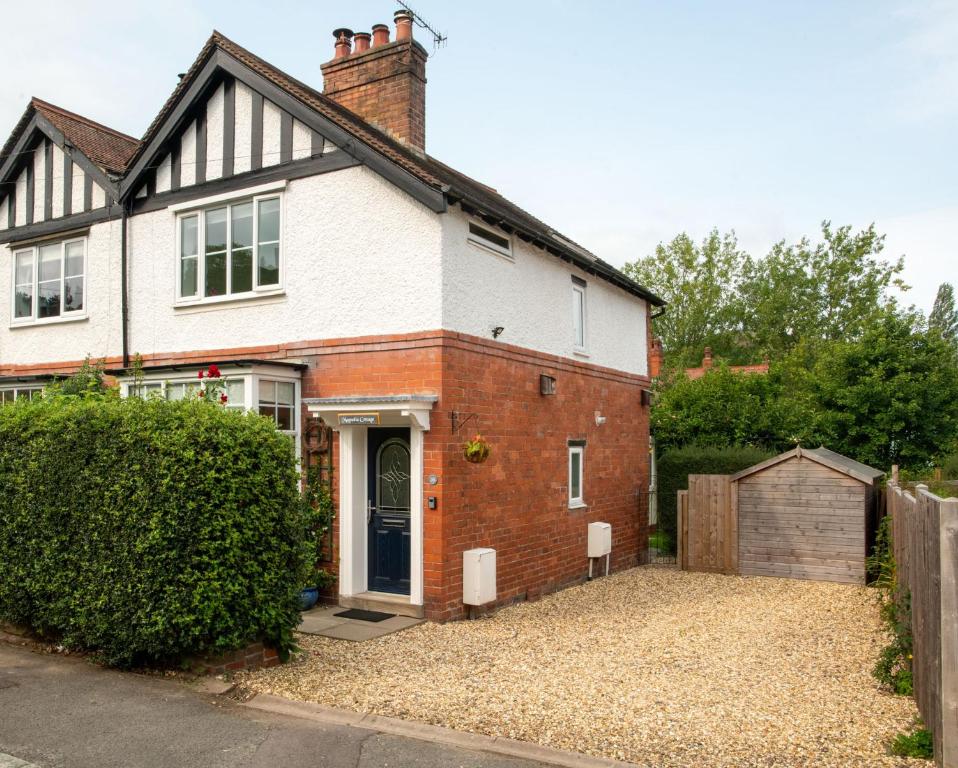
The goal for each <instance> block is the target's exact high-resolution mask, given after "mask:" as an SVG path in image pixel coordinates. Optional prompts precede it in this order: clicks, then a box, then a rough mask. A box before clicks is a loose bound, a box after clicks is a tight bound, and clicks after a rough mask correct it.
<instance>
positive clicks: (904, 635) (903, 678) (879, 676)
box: [865, 516, 914, 696]
mask: <svg viewBox="0 0 958 768" xmlns="http://www.w3.org/2000/svg"><path fill="white" fill-rule="evenodd" d="M865 565H866V567H867V569H868V572H869V576H870V577H871V578H872V579H873V581H872V586H874V587H876V588H877V589H878V590H879V601H880V603H881V608H880V611H879V615H880V616H881V619H882V623H884V625H885V628H886V630H887V631H888V634H889V635H890V639H889V641H888V644H887V645H886V646H885V647H884V648H882V650H881V653H880V654H879V656H878V661H876V662H875V666H874V667H873V668H872V675H873V676H874V678H875V679H876V680H877V681H878V682H879V683H880V684H881V686H882V687H883V688H885V689H886V690H889V691H891V692H892V693H897V694H899V695H902V696H910V695H911V694H912V693H913V692H914V684H913V680H912V668H911V667H912V665H911V662H912V650H913V641H912V634H911V595H910V594H909V592H908V590H907V589H900V588H899V586H898V581H897V578H896V566H895V553H894V549H893V547H892V528H891V518H890V517H887V516H886V517H884V518H882V521H881V523H880V524H879V526H878V532H877V535H876V536H875V546H874V548H873V550H872V554H871V555H870V556H869V557H868V559H867V560H866V563H865Z"/></svg>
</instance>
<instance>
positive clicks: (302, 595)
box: [299, 587, 319, 611]
mask: <svg viewBox="0 0 958 768" xmlns="http://www.w3.org/2000/svg"><path fill="white" fill-rule="evenodd" d="M318 602H319V588H318V587H305V588H303V589H301V590H300V591H299V609H300V610H301V611H308V610H309V609H310V608H312V607H313V606H314V605H316V603H318Z"/></svg>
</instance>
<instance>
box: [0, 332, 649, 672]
mask: <svg viewBox="0 0 958 768" xmlns="http://www.w3.org/2000/svg"><path fill="white" fill-rule="evenodd" d="M250 358H253V359H261V360H264V361H267V360H299V361H302V362H305V363H306V364H307V365H308V368H307V370H305V371H304V372H303V379H302V395H303V397H304V398H311V397H348V396H356V395H373V396H375V395H399V394H415V395H434V396H437V397H438V398H439V399H438V401H437V402H436V404H435V406H434V407H433V409H432V412H431V419H430V422H431V423H430V430H429V431H428V432H425V433H424V441H423V442H424V444H423V477H422V478H421V479H420V480H421V482H422V486H423V499H426V498H428V497H429V496H435V497H436V498H437V509H435V510H431V509H428V507H427V508H425V509H424V510H423V515H424V519H423V597H424V608H425V615H426V617H427V618H429V619H432V620H437V621H446V620H450V619H458V618H463V617H464V616H465V615H466V613H467V611H466V607H465V606H464V605H463V602H462V553H463V551H465V550H467V549H471V548H474V547H492V548H494V549H495V550H496V552H497V590H498V604H500V605H504V604H509V603H512V602H515V601H517V600H523V599H527V598H531V599H536V598H538V597H540V596H541V595H543V594H546V593H548V592H552V591H555V590H556V589H559V588H561V587H564V586H568V585H571V584H574V583H578V582H581V581H583V580H584V579H585V578H586V575H587V573H588V559H587V557H586V540H587V526H588V523H590V522H595V521H603V522H607V523H610V524H611V526H612V559H611V567H612V570H614V571H615V570H621V569H624V568H629V567H632V566H634V565H637V564H639V563H641V562H642V558H643V554H644V552H645V547H646V543H647V538H648V493H647V491H648V485H649V431H648V430H649V421H648V416H649V414H648V408H647V407H645V406H643V405H642V402H641V396H642V390H643V389H647V388H648V386H649V379H648V378H647V377H645V376H637V375H632V374H627V373H623V372H621V371H615V370H612V369H608V368H602V367H599V366H595V365H590V364H586V363H582V362H579V361H576V360H571V359H568V358H563V357H558V356H555V355H549V354H544V353H539V352H534V351H532V350H528V349H523V348H520V347H515V346H511V345H508V344H503V343H501V342H498V341H492V340H490V339H484V338H480V337H476V336H470V335H466V334H459V333H455V332H452V331H441V330H435V331H423V332H418V333H409V334H396V335H390V336H373V337H361V338H349V339H324V340H313V341H301V342H294V343H289V344H279V345H269V346H262V347H242V348H232V349H212V350H200V351H191V352H189V353H169V354H166V353H160V354H154V355H148V356H145V357H144V363H145V365H146V366H147V367H149V366H151V365H169V364H181V365H189V364H190V363H196V362H201V361H202V362H207V361H217V362H219V363H226V362H229V360H231V359H233V360H236V359H250ZM80 362H81V361H76V362H74V363H69V364H66V363H58V364H55V365H52V366H42V365H34V366H29V372H30V373H70V372H72V371H73V370H75V369H76V368H77V367H78V366H79V365H80ZM109 362H110V361H108V364H109ZM113 362H114V363H115V362H116V361H113ZM24 372H26V369H25V368H24V367H9V366H7V367H4V368H3V369H2V370H0V374H2V375H16V374H18V373H24ZM541 374H547V375H550V376H554V377H555V379H556V394H555V395H549V396H544V395H541V394H540V392H539V376H540V375H541ZM304 410H305V409H304ZM453 411H455V412H456V413H457V414H459V419H460V420H462V419H465V418H467V417H471V418H469V421H468V423H466V424H465V426H463V427H462V428H461V429H460V430H459V431H454V430H453V423H452V412H453ZM596 411H599V412H600V413H601V414H602V415H603V416H605V417H606V421H605V423H603V424H601V425H597V424H596V423H595V412H596ZM476 432H481V433H482V435H483V436H484V437H485V438H486V439H487V440H488V441H489V442H490V444H491V446H492V453H491V456H490V458H489V460H488V461H486V462H485V463H484V464H470V463H469V462H467V461H466V460H465V459H464V458H463V454H462V443H463V442H464V441H465V440H466V439H467V438H469V437H471V436H472V435H473V434H475V433H476ZM569 440H585V441H586V448H585V477H584V498H585V501H586V504H587V506H586V507H585V508H583V509H569V507H568V441H569ZM333 451H334V452H333V463H334V467H336V468H337V469H338V467H340V466H341V457H340V456H339V448H338V439H335V440H334V441H333ZM432 474H435V475H438V477H439V478H440V482H439V484H438V485H435V486H433V485H428V484H427V482H426V478H427V477H428V476H429V475H432ZM333 494H334V501H335V502H336V503H337V504H338V498H339V475H338V471H334V477H333ZM334 529H335V530H334V536H333V548H334V556H333V562H332V563H331V567H332V569H333V571H334V572H335V570H336V567H337V564H338V559H339V551H338V548H339V547H338V520H337V521H336V523H334ZM600 572H601V568H600ZM332 596H333V594H332V593H331V595H330V597H332ZM238 661H239V660H238V659H236V660H233V661H232V663H236V662H238Z"/></svg>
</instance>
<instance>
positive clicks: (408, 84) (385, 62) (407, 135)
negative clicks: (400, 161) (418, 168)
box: [322, 40, 427, 149]
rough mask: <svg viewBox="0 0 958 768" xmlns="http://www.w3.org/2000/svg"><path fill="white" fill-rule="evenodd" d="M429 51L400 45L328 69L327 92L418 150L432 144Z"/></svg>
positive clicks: (325, 68) (325, 73) (325, 76)
mask: <svg viewBox="0 0 958 768" xmlns="http://www.w3.org/2000/svg"><path fill="white" fill-rule="evenodd" d="M426 57H427V54H426V51H425V49H424V48H423V47H422V46H421V45H419V43H417V42H415V41H412V40H408V41H397V42H393V43H388V44H386V45H381V46H377V47H375V48H370V49H369V50H368V51H364V52H362V53H354V54H351V55H350V56H346V57H344V58H341V59H333V60H332V61H330V62H327V63H326V64H323V65H322V71H323V93H324V94H325V95H326V96H329V97H330V98H331V99H333V100H335V101H337V102H338V103H340V104H342V105H343V106H344V107H346V109H349V110H351V111H352V112H355V113H356V114H357V115H359V116H360V117H362V118H363V119H364V120H366V121H367V122H370V123H372V124H373V125H375V126H377V127H378V128H380V129H382V130H384V131H386V132H387V133H389V134H391V135H392V136H393V137H394V138H396V139H399V140H400V141H403V142H406V143H407V144H411V145H412V146H414V147H416V148H418V149H424V148H425V146H426Z"/></svg>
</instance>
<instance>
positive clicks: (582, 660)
mask: <svg viewBox="0 0 958 768" xmlns="http://www.w3.org/2000/svg"><path fill="white" fill-rule="evenodd" d="M298 642H299V644H300V646H301V647H302V648H303V650H304V653H303V654H302V656H301V657H300V658H298V659H297V660H296V661H294V662H293V663H291V664H288V665H284V666H282V667H278V668H274V669H270V670H265V671H261V672H255V673H246V674H244V675H243V677H242V681H241V684H242V685H244V686H246V687H248V688H249V689H251V690H254V691H257V692H263V693H272V694H276V695H279V696H286V697H288V698H292V699H299V700H302V701H315V702H319V703H321V704H325V705H328V706H334V707H340V708H343V709H350V710H355V711H360V712H369V713H374V714H380V715H389V716H393V717H402V718H406V719H409V720H418V721H422V722H426V723H432V724H435V725H444V726H448V727H451V728H456V729H458V730H463V731H471V732H474V733H482V734H488V735H495V736H507V737H510V738H514V739H521V740H524V741H530V742H536V743H539V744H542V745H545V746H549V747H556V748H560V749H568V750H574V751H578V752H583V753H586V754H590V755H595V756H601V757H611V758H616V759H619V760H627V761H630V762H633V763H637V764H639V765H642V766H675V767H678V766H708V767H709V768H713V767H714V768H725V767H728V768H731V767H732V766H736V767H738V766H764V767H768V766H776V767H778V766H812V765H814V766H842V767H843V768H846V767H847V768H851V767H853V766H904V765H910V764H914V765H924V766H927V765H929V764H928V763H927V762H924V761H908V760H903V759H901V758H894V757H890V756H888V754H887V749H886V745H887V743H888V741H889V739H890V738H891V737H892V736H893V735H894V734H895V733H897V732H898V731H901V730H905V729H908V728H909V727H910V726H911V725H912V723H913V721H914V719H915V717H916V716H917V712H916V709H915V706H914V704H913V703H912V701H911V700H910V699H909V698H906V697H899V696H892V695H890V694H886V693H883V692H881V691H880V690H879V689H878V687H877V685H876V683H875V681H874V680H873V679H872V677H871V674H870V671H871V668H872V666H873V664H874V662H875V659H876V657H877V655H878V651H879V649H880V648H881V646H882V645H883V644H884V642H885V638H884V636H883V633H882V630H881V626H880V623H879V619H878V609H877V600H876V595H875V593H874V591H872V590H869V589H865V588H862V587H855V586H848V585H841V584H826V583H819V582H810V581H794V580H790V579H773V578H763V577H738V576H720V575H712V574H701V573H685V572H681V571H677V570H673V569H667V568H661V567H644V568H636V569H633V570H630V571H625V572H622V573H619V574H615V575H613V576H610V577H607V578H601V579H597V580H595V581H593V582H590V583H587V584H584V585H582V586H578V587H574V588H572V589H567V590H565V591H563V592H560V593H557V594H555V595H551V596H549V597H547V598H544V599H543V600H541V601H539V602H536V603H523V604H519V605H515V606H512V607H509V608H505V609H503V610H500V611H499V612H498V613H496V614H495V615H493V616H491V617H487V618H483V619H479V620H476V621H461V622H450V623H447V624H433V623H426V624H422V625H419V626H417V627H413V628H412V629H408V630H406V631H403V632H400V633H398V634H394V635H388V636H386V637H382V638H379V639H377V640H371V641H367V642H363V643H351V642H348V641H342V640H331V639H327V638H322V637H314V636H306V635H300V636H299V637H298Z"/></svg>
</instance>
